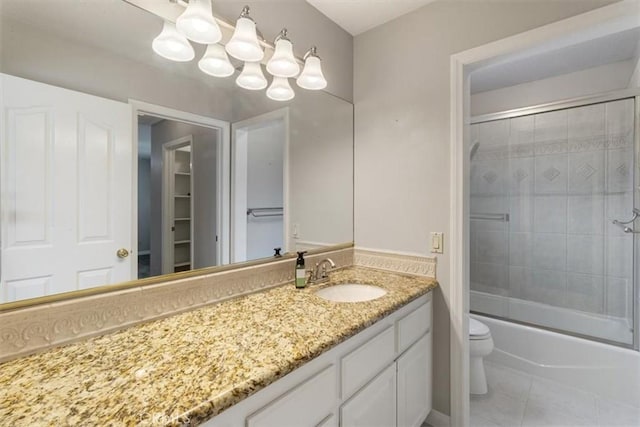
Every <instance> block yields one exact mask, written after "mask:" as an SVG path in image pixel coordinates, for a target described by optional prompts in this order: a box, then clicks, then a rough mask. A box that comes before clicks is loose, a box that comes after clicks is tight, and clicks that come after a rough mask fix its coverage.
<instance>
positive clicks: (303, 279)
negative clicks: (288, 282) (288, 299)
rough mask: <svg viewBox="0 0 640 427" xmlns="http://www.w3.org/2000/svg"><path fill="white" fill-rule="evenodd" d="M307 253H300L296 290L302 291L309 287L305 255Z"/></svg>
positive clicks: (297, 264)
mask: <svg viewBox="0 0 640 427" xmlns="http://www.w3.org/2000/svg"><path fill="white" fill-rule="evenodd" d="M306 253H307V251H304V252H298V259H297V260H296V288H298V289H302V288H304V287H305V286H307V272H306V270H305V268H304V254H306Z"/></svg>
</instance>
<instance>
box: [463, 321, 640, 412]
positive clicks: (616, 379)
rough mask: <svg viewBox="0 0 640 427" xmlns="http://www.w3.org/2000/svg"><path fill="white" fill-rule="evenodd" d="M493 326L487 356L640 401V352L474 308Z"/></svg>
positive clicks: (533, 372) (597, 391)
mask: <svg viewBox="0 0 640 427" xmlns="http://www.w3.org/2000/svg"><path fill="white" fill-rule="evenodd" d="M471 317H473V318H475V319H477V320H479V321H481V322H483V323H484V324H486V325H487V326H488V327H489V329H491V335H492V337H493V342H494V343H495V349H494V351H493V352H492V353H491V354H490V355H489V356H488V357H487V358H486V360H489V361H493V362H495V363H499V364H501V365H504V366H508V367H511V368H514V369H517V370H519V371H523V372H526V373H528V374H531V375H536V376H539V377H543V378H548V379H551V380H554V381H556V382H559V383H562V384H565V385H568V386H571V387H575V388H578V389H581V390H584V391H587V392H591V393H594V394H595V395H597V396H599V397H601V398H604V399H611V400H617V401H619V402H622V403H626V404H629V405H633V406H636V407H640V353H639V352H637V351H634V350H628V349H624V348H620V347H616V346H613V345H608V344H602V343H598V342H594V341H589V340H585V339H582V338H576V337H572V336H569V335H564V334H559V333H556V332H550V331H547V330H544V329H539V328H534V327H529V326H524V325H520V324H517V323H512V322H507V321H503V320H497V319H494V318H490V317H484V316H478V315H475V314H472V315H471Z"/></svg>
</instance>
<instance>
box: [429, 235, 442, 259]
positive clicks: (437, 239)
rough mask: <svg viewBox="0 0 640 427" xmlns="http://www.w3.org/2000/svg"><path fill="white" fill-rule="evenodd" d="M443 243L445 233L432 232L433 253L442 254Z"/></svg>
mask: <svg viewBox="0 0 640 427" xmlns="http://www.w3.org/2000/svg"><path fill="white" fill-rule="evenodd" d="M443 244H444V236H443V233H441V232H433V233H431V253H432V254H441V253H442V246H443Z"/></svg>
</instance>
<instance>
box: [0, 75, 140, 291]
mask: <svg viewBox="0 0 640 427" xmlns="http://www.w3.org/2000/svg"><path fill="white" fill-rule="evenodd" d="M0 78H1V79H2V87H3V92H4V94H3V99H2V110H3V115H2V120H3V122H4V126H2V128H3V129H6V130H5V131H4V132H3V133H2V136H1V137H2V144H1V145H2V164H1V168H2V171H3V175H2V182H1V190H2V247H1V248H2V251H1V252H2V253H1V259H0V261H1V267H2V269H1V273H2V275H1V277H0V280H1V282H0V302H9V301H15V300H19V299H24V298H33V297H37V296H44V295H49V294H54V293H59V292H68V291H73V290H77V289H86V288H89V287H94V286H100V285H105V284H109V283H116V282H122V281H126V280H130V279H131V278H132V276H131V272H132V266H131V260H132V259H133V258H134V257H128V258H124V259H120V258H118V257H117V255H116V251H117V250H118V249H119V248H126V249H128V250H131V249H132V241H131V218H132V208H131V196H132V193H131V191H132V187H133V185H132V157H131V156H132V132H131V108H130V106H129V105H128V104H124V103H120V102H115V101H111V100H108V99H103V98H99V97H95V96H91V95H86V94H82V93H79V92H74V91H70V90H66V89H62V88H58V87H54V86H50V85H45V84H42V83H37V82H33V81H29V80H25V79H20V78H17V77H12V76H8V75H0Z"/></svg>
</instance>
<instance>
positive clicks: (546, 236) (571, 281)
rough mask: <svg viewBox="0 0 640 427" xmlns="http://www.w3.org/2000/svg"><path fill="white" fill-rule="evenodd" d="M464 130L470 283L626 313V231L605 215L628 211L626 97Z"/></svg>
mask: <svg viewBox="0 0 640 427" xmlns="http://www.w3.org/2000/svg"><path fill="white" fill-rule="evenodd" d="M471 135H472V136H471V142H472V144H473V143H475V142H476V141H477V142H479V144H480V145H479V149H478V151H477V153H476V155H475V156H474V158H473V159H472V161H471V214H472V219H471V288H472V290H477V291H482V292H487V293H490V294H494V295H502V296H507V297H512V298H518V299H522V300H528V301H534V302H539V303H543V304H549V305H552V306H557V307H563V308H567V309H572V310H579V311H582V312H588V313H594V314H597V315H608V316H613V317H617V318H626V319H628V320H629V321H631V319H632V311H631V310H632V299H633V297H632V268H633V263H632V260H633V239H632V235H631V234H625V233H624V232H623V231H622V230H621V228H620V227H618V226H616V225H613V224H612V223H611V221H612V220H613V219H621V220H628V219H630V218H631V217H632V208H633V171H634V164H633V157H634V148H633V147H634V101H633V99H624V100H619V101H613V102H607V103H600V104H594V105H588V106H584V107H577V108H570V109H564V110H557V111H552V112H548V113H541V114H535V115H528V116H521V117H517V118H512V119H503V120H496V121H491V122H484V123H478V124H474V125H472V126H471ZM505 213H506V214H509V220H508V221H500V220H497V219H495V218H494V219H490V220H486V219H485V220H480V219H474V218H477V217H478V215H479V214H505ZM496 218H497V217H496ZM472 309H473V307H472ZM557 327H558V328H559V329H562V325H557Z"/></svg>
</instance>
